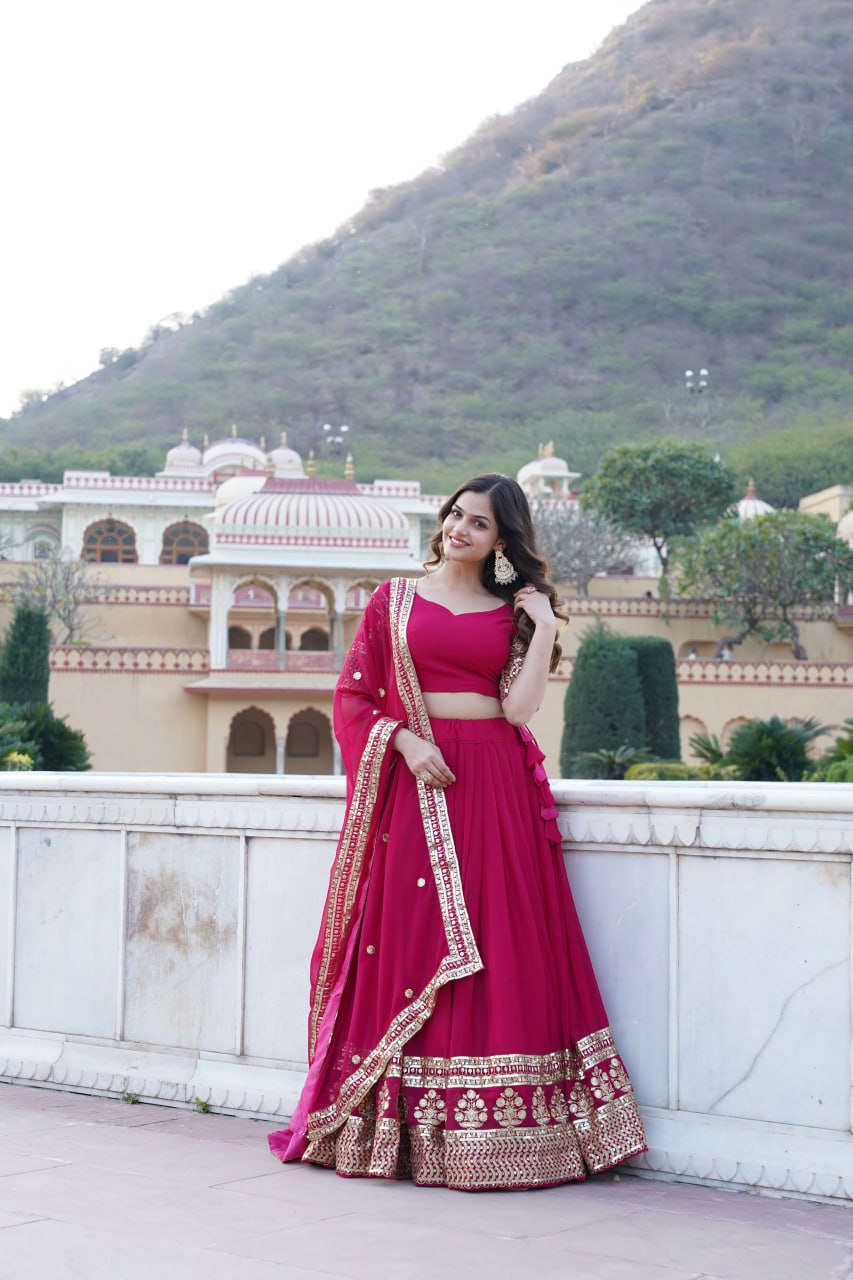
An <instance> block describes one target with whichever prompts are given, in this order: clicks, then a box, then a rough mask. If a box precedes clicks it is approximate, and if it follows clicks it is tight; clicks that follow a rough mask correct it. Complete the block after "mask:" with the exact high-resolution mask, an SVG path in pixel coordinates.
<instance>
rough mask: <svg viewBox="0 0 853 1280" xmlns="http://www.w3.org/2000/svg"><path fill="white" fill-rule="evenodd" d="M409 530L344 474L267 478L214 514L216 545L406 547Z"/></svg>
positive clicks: (403, 519) (405, 522) (395, 514)
mask: <svg viewBox="0 0 853 1280" xmlns="http://www.w3.org/2000/svg"><path fill="white" fill-rule="evenodd" d="M409 536H410V527H409V522H408V520H407V519H406V517H405V516H404V515H402V513H401V512H399V511H397V510H395V509H394V508H393V507H392V506H390V504H386V503H384V502H382V501H381V500H378V499H376V498H368V497H365V496H364V495H363V494H361V493H359V491H358V489H357V488H356V486H355V484H354V483H353V482H351V481H345V480H344V481H340V480H316V479H313V478H312V479H306V480H276V479H269V480H267V482H266V484H265V485H264V487H263V489H261V490H260V492H258V493H253V494H250V495H248V496H246V497H243V498H239V499H237V500H236V501H235V502H231V503H229V504H228V505H227V506H225V507H223V508H222V509H221V510H220V511H219V512H218V513H217V518H216V542H217V545H218V546H220V547H223V546H232V547H233V546H277V547H291V548H296V547H322V548H335V549H338V550H340V549H343V548H352V549H353V550H360V551H361V550H370V549H378V548H381V549H383V550H386V551H406V550H408V547H409Z"/></svg>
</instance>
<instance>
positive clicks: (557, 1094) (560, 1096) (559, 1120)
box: [551, 1085, 569, 1124]
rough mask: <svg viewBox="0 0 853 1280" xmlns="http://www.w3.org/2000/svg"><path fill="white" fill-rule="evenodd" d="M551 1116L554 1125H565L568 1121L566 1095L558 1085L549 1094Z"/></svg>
mask: <svg viewBox="0 0 853 1280" xmlns="http://www.w3.org/2000/svg"><path fill="white" fill-rule="evenodd" d="M551 1115H552V1116H553V1117H554V1123H555V1124H566V1123H567V1121H568V1119H569V1108H568V1106H567V1104H566V1095H565V1094H564V1093H563V1090H562V1089H561V1088H560V1087H559V1085H558V1086H557V1087H556V1088H555V1089H554V1092H553V1093H552V1094H551Z"/></svg>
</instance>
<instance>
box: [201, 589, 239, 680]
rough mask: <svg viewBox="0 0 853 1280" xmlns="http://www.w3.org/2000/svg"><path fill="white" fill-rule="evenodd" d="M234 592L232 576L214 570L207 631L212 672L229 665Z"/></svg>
mask: <svg viewBox="0 0 853 1280" xmlns="http://www.w3.org/2000/svg"><path fill="white" fill-rule="evenodd" d="M232 590H233V584H232V580H231V575H230V574H228V573H221V572H219V571H218V570H216V569H214V571H213V577H212V579H211V583H210V617H209V620H208V630H207V636H208V638H207V647H208V649H209V650H210V667H211V670H212V671H222V670H224V669H225V667H226V666H227V665H228V611H229V610H230V608H231V595H232Z"/></svg>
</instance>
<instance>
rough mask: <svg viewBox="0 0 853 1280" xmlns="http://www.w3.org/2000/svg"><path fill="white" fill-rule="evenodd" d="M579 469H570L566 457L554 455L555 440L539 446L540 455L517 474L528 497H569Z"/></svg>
mask: <svg viewBox="0 0 853 1280" xmlns="http://www.w3.org/2000/svg"><path fill="white" fill-rule="evenodd" d="M579 475H580V472H579V471H570V470H569V464H568V463H567V462H566V460H565V458H556V457H555V456H554V444H553V441H552V442H551V443H549V444H546V445H542V444H540V446H539V456H538V457H537V458H534V459H533V461H532V462H527V463H525V465H524V466H523V467H522V468H521V470H520V471H519V472H518V473H517V474H516V477H515V478H516V480H517V481H518V483H519V484H520V485H521V487H522V489H523V490H524V492H525V493H526V494H527V496H528V498H568V497H569V496H570V495H571V492H572V481H573V480H577V479H578V477H579Z"/></svg>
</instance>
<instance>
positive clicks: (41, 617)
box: [0, 604, 50, 704]
mask: <svg viewBox="0 0 853 1280" xmlns="http://www.w3.org/2000/svg"><path fill="white" fill-rule="evenodd" d="M49 679H50V629H49V627H48V624H47V614H46V613H45V611H44V609H37V608H35V607H34V606H33V605H30V604H19V605H18V607H17V609H16V610H15V616H14V617H13V619H12V625H11V626H10V627H9V630H8V631H7V632H6V638H5V640H4V641H3V648H2V649H0V701H3V702H12V703H35V704H37V703H42V702H47V685H48V681H49Z"/></svg>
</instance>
